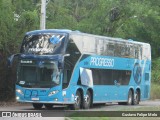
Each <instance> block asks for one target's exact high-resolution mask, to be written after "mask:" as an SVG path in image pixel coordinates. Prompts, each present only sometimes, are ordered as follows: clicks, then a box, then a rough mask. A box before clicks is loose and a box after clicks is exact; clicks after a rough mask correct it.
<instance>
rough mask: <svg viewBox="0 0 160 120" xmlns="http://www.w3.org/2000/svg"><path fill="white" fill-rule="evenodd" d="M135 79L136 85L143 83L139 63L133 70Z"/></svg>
mask: <svg viewBox="0 0 160 120" xmlns="http://www.w3.org/2000/svg"><path fill="white" fill-rule="evenodd" d="M133 78H134V81H135V82H136V84H138V85H139V84H140V83H141V78H142V69H141V66H140V65H139V63H135V65H134V68H133Z"/></svg>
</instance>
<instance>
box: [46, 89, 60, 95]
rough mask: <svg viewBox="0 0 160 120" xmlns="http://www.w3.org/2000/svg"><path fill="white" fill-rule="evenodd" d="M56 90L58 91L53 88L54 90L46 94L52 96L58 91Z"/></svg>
mask: <svg viewBox="0 0 160 120" xmlns="http://www.w3.org/2000/svg"><path fill="white" fill-rule="evenodd" d="M58 92H59V91H58V90H54V91H52V92H50V93H49V94H48V96H52V95H54V94H56V93H58Z"/></svg>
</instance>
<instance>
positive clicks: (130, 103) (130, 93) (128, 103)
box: [127, 90, 133, 105]
mask: <svg viewBox="0 0 160 120" xmlns="http://www.w3.org/2000/svg"><path fill="white" fill-rule="evenodd" d="M132 103H133V93H132V91H131V90H129V92H128V100H127V105H132Z"/></svg>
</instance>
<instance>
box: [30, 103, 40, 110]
mask: <svg viewBox="0 0 160 120" xmlns="http://www.w3.org/2000/svg"><path fill="white" fill-rule="evenodd" d="M32 105H33V107H34V109H41V108H42V106H43V104H41V103H32Z"/></svg>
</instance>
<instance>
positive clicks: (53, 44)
mask: <svg viewBox="0 0 160 120" xmlns="http://www.w3.org/2000/svg"><path fill="white" fill-rule="evenodd" d="M64 41H65V35H64V34H53V33H52V34H51V33H46V34H35V35H34V34H33V35H26V36H25V38H24V40H23V43H22V47H21V52H22V53H25V54H38V55H46V54H62V52H64Z"/></svg>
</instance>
